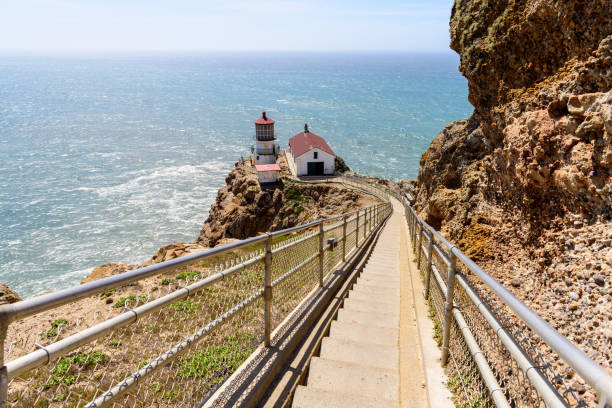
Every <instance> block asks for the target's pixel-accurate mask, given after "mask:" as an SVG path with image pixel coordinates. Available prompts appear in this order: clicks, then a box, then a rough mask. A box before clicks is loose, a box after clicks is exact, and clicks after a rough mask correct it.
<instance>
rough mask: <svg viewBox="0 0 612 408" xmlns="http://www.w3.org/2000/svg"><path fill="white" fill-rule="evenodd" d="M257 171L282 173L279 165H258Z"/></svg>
mask: <svg viewBox="0 0 612 408" xmlns="http://www.w3.org/2000/svg"><path fill="white" fill-rule="evenodd" d="M255 169H257V171H281V168H280V166H279V165H278V164H276V163H275V164H256V165H255Z"/></svg>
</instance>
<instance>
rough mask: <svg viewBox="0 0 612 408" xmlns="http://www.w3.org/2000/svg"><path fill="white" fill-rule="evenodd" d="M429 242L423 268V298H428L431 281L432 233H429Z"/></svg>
mask: <svg viewBox="0 0 612 408" xmlns="http://www.w3.org/2000/svg"><path fill="white" fill-rule="evenodd" d="M427 235H428V236H429V242H428V244H427V267H426V268H425V299H429V285H430V283H429V282H430V281H431V262H432V259H431V257H432V256H433V234H432V233H431V231H430V232H429V234H427Z"/></svg>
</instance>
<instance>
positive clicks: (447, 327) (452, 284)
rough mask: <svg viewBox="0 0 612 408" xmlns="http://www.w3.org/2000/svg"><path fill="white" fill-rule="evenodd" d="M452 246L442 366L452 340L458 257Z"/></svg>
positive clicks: (445, 306) (444, 363)
mask: <svg viewBox="0 0 612 408" xmlns="http://www.w3.org/2000/svg"><path fill="white" fill-rule="evenodd" d="M454 248H455V247H451V248H450V250H449V251H448V259H449V265H448V274H447V282H446V284H447V286H446V288H447V289H446V302H445V303H444V332H443V334H442V366H446V362H447V361H448V353H449V349H448V343H449V340H450V325H451V322H452V311H453V298H454V293H455V272H456V269H457V258H456V257H455V254H454V253H453V249H454Z"/></svg>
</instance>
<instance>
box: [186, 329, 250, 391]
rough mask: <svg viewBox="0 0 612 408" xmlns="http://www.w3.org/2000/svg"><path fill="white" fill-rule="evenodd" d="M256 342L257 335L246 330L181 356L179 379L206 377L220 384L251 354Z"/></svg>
mask: <svg viewBox="0 0 612 408" xmlns="http://www.w3.org/2000/svg"><path fill="white" fill-rule="evenodd" d="M254 343H255V337H254V336H253V335H251V334H249V333H246V332H242V333H237V334H234V335H231V336H226V337H225V338H224V340H223V344H220V345H218V346H211V347H209V348H207V349H206V350H204V351H195V352H193V353H189V354H187V355H186V356H184V357H179V358H178V360H179V371H178V373H177V374H176V375H177V377H178V378H179V379H183V378H204V379H205V380H211V381H212V383H213V384H219V383H221V382H222V381H223V379H224V378H225V374H227V373H231V372H234V371H235V370H236V369H237V368H238V367H239V366H240V364H242V362H243V361H244V360H245V359H246V358H247V357H248V356H249V355H250V354H251V352H252V351H253V348H254Z"/></svg>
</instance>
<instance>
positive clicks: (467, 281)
mask: <svg viewBox="0 0 612 408" xmlns="http://www.w3.org/2000/svg"><path fill="white" fill-rule="evenodd" d="M397 198H398V199H400V200H401V201H402V202H403V204H404V207H405V210H406V218H407V221H408V225H409V230H410V234H411V238H412V243H413V246H414V254H415V258H414V261H415V262H417V264H418V266H419V271H420V274H421V277H422V278H423V279H424V281H425V282H426V284H425V286H426V293H425V296H426V297H427V301H428V304H429V315H430V317H431V318H432V319H433V321H434V334H433V336H434V338H435V339H436V341H437V343H438V345H439V346H440V347H441V348H442V352H443V364H444V365H446V367H447V375H448V377H449V379H448V387H449V388H450V390H451V391H452V392H453V395H454V402H455V405H456V406H458V407H489V406H505V407H568V406H569V407H587V406H588V407H595V406H605V407H609V406H610V400H609V398H610V393H611V392H612V385H611V384H612V381H611V380H610V376H609V374H608V373H606V371H605V370H604V369H603V368H602V367H600V366H598V365H597V364H596V363H595V362H593V361H592V360H590V359H589V358H588V357H587V356H586V355H585V354H584V353H582V352H581V351H579V350H578V349H577V348H575V347H574V346H573V345H572V344H571V343H569V342H568V341H567V340H566V339H565V338H563V337H562V336H561V335H560V334H559V333H557V332H556V331H554V330H553V329H552V328H550V326H548V325H547V324H546V323H545V322H544V321H543V320H542V319H540V318H539V316H537V315H536V314H535V313H534V312H533V311H531V310H529V309H528V308H527V307H526V306H525V305H523V304H522V303H521V302H520V301H518V299H516V298H514V296H513V295H512V294H510V292H508V291H506V290H505V289H504V288H503V287H502V286H501V285H499V284H498V283H497V282H495V281H494V280H493V279H492V278H491V277H490V276H489V275H488V274H486V272H484V271H483V270H482V269H480V268H479V267H478V266H477V265H476V264H474V263H473V262H472V261H471V260H470V259H469V258H467V257H466V256H465V255H463V254H462V253H461V251H459V250H458V249H457V248H456V247H455V246H454V245H452V244H451V243H450V242H448V241H446V240H445V239H444V238H443V237H442V236H440V235H439V234H438V233H437V232H436V231H435V230H433V228H431V227H430V226H429V225H428V224H427V223H425V222H424V221H423V220H422V219H421V218H419V217H418V216H417V214H416V213H415V212H414V210H413V209H412V208H411V207H410V205H409V202H408V200H406V199H405V198H404V197H397ZM528 322H529V324H528ZM563 351H564V352H565V353H564V355H563V356H562V355H561V353H562V352H563ZM568 360H569V361H568ZM570 381H571V382H570ZM572 384H574V385H572ZM575 384H579V387H576V386H575ZM606 398H607V399H606Z"/></svg>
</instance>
